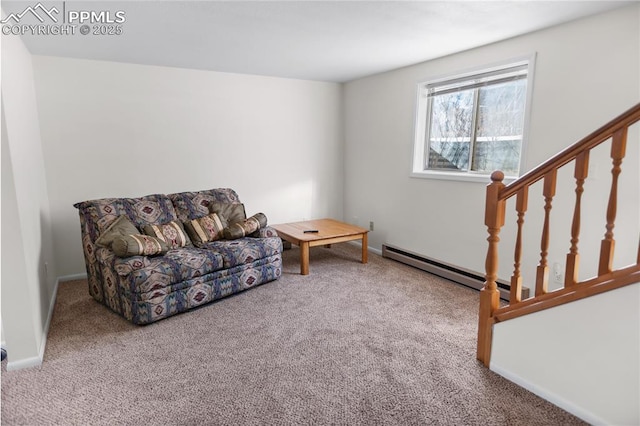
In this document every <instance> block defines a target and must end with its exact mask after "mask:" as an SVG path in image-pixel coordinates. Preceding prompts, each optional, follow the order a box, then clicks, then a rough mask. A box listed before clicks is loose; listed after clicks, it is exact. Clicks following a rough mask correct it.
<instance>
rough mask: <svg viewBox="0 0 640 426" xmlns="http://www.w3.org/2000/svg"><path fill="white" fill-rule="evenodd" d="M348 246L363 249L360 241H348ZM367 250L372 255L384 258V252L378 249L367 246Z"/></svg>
mask: <svg viewBox="0 0 640 426" xmlns="http://www.w3.org/2000/svg"><path fill="white" fill-rule="evenodd" d="M348 244H351V245H354V246H358V247H362V242H361V241H358V240H354V241H348ZM367 249H368V250H369V251H370V252H371V253H375V254H377V255H379V256H382V250H380V249H377V248H373V247H371V246H367Z"/></svg>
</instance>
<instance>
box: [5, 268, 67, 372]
mask: <svg viewBox="0 0 640 426" xmlns="http://www.w3.org/2000/svg"><path fill="white" fill-rule="evenodd" d="M60 281H61V278H58V279H56V283H55V284H54V286H53V296H52V297H51V302H49V313H48V314H47V321H46V322H45V323H44V328H43V330H42V342H41V343H40V349H39V350H38V356H34V357H31V358H25V359H19V360H17V361H13V362H12V361H11V360H10V359H8V360H7V371H13V370H20V369H22V368H29V367H39V366H41V365H42V361H43V360H44V351H45V349H46V347H47V336H48V335H49V326H50V325H51V318H52V317H53V309H54V308H55V306H56V299H57V298H58V285H59V284H60ZM3 347H4V345H3ZM9 358H10V357H9Z"/></svg>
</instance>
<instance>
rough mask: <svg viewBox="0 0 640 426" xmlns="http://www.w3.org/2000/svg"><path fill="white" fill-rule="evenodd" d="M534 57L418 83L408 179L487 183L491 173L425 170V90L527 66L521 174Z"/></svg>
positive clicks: (427, 122)
mask: <svg viewBox="0 0 640 426" xmlns="http://www.w3.org/2000/svg"><path fill="white" fill-rule="evenodd" d="M535 58H536V54H535V53H532V54H530V55H526V56H521V57H518V58H512V59H510V60H507V61H503V62H500V63H496V64H492V65H487V66H483V67H478V68H474V69H472V70H468V71H466V72H461V73H455V74H448V75H445V76H440V77H437V78H431V79H429V80H426V81H421V82H419V83H418V84H417V90H416V93H417V96H416V107H415V111H416V114H415V122H414V140H413V162H412V167H411V174H410V176H411V177H414V178H423V179H445V180H460V181H471V182H482V183H485V184H486V183H487V182H488V181H489V176H490V175H491V172H488V173H485V172H476V171H472V170H469V171H451V170H446V171H445V170H429V169H427V168H426V164H425V163H426V161H425V159H426V150H427V149H428V147H427V145H428V140H427V136H428V135H427V128H428V124H429V114H430V111H429V100H428V97H427V88H428V87H429V85H433V84H439V83H443V82H447V81H451V80H458V79H465V78H469V79H471V78H473V77H474V76H476V75H479V74H485V73H490V72H494V71H500V70H503V69H507V68H511V67H514V66H520V65H526V66H527V94H526V100H525V111H524V128H523V132H522V146H521V147H520V161H519V167H518V170H519V174H518V176H519V175H521V174H522V173H523V169H524V158H525V153H526V148H527V142H528V139H529V137H528V135H529V122H530V115H531V98H532V94H533V81H534V75H533V74H534V69H535ZM518 176H505V179H504V181H503V182H504V183H509V182H512V181H513V180H515V179H517V178H518Z"/></svg>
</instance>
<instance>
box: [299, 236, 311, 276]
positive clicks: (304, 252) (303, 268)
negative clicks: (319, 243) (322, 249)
mask: <svg viewBox="0 0 640 426" xmlns="http://www.w3.org/2000/svg"><path fill="white" fill-rule="evenodd" d="M300 275H309V242H304V241H302V242H301V243H300Z"/></svg>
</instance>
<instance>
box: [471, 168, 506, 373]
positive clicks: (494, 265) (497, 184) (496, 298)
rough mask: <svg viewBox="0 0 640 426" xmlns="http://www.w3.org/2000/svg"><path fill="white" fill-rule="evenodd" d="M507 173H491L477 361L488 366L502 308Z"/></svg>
mask: <svg viewBox="0 0 640 426" xmlns="http://www.w3.org/2000/svg"><path fill="white" fill-rule="evenodd" d="M503 179H504V173H502V172H501V171H495V172H493V173H492V174H491V181H492V182H491V183H490V184H489V185H488V186H487V196H486V204H485V214H484V223H485V225H486V226H487V230H488V232H489V237H488V238H487V241H488V242H489V248H488V250H487V259H486V262H485V268H486V276H485V279H486V281H485V283H484V287H483V288H482V290H480V313H479V316H478V348H477V349H478V350H477V355H476V356H477V358H478V359H479V360H480V361H482V362H483V363H484V365H486V366H487V367H488V366H489V361H490V358H491V333H492V326H493V319H492V316H493V313H494V312H495V310H496V309H498V307H499V306H500V292H499V291H498V285H497V283H496V280H497V279H498V242H499V241H500V237H499V236H498V235H499V234H500V228H502V226H503V225H504V214H505V206H506V203H505V200H500V199H499V195H500V191H501V190H502V188H504V184H503V183H502V180H503Z"/></svg>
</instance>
